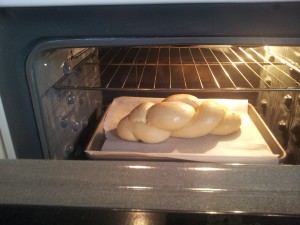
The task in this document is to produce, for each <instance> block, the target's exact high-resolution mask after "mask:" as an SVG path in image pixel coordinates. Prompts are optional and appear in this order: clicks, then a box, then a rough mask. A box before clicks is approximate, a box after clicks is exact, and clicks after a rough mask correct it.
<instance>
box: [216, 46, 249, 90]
mask: <svg viewBox="0 0 300 225" xmlns="http://www.w3.org/2000/svg"><path fill="white" fill-rule="evenodd" d="M220 51H221V52H222V53H223V54H224V56H225V57H226V58H227V59H228V60H229V61H230V63H231V65H232V66H233V67H234V68H235V69H236V70H237V71H238V73H239V74H240V75H241V76H242V78H243V79H244V80H245V81H246V82H247V83H248V85H249V86H250V87H251V88H252V89H253V88H254V87H253V85H252V84H251V82H250V81H249V80H248V79H247V78H246V77H245V75H244V74H243V73H242V72H241V71H240V69H239V68H238V67H237V66H236V64H235V63H234V62H233V61H232V60H231V59H230V58H229V57H228V56H227V55H226V53H225V52H224V51H223V49H221V48H220Z"/></svg>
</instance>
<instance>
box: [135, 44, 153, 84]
mask: <svg viewBox="0 0 300 225" xmlns="http://www.w3.org/2000/svg"><path fill="white" fill-rule="evenodd" d="M149 54H150V48H148V52H147V55H146V58H145V62H144V66H143V70H142V73H141V78H140V81H139V83H138V86H137V89H140V86H141V82H142V80H143V76H144V72H145V68H146V62H147V61H148V58H149Z"/></svg>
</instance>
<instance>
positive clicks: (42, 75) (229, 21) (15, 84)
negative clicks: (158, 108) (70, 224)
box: [0, 1, 300, 224]
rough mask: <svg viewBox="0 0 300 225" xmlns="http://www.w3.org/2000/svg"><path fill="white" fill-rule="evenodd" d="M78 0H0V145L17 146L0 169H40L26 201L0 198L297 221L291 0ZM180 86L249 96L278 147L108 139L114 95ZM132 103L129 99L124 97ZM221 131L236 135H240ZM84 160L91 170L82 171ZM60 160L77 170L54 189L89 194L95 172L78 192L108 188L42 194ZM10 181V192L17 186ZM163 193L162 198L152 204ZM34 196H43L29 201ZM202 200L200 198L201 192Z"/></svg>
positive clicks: (198, 92) (298, 32)
mask: <svg viewBox="0 0 300 225" xmlns="http://www.w3.org/2000/svg"><path fill="white" fill-rule="evenodd" d="M72 4H73V5H72ZM72 4H69V3H54V4H53V5H51V3H49V4H48V5H46V6H47V7H44V6H43V4H42V3H41V5H34V4H32V3H28V5H26V6H25V7H24V5H23V6H22V5H18V4H17V5H13V4H10V3H3V4H2V6H1V8H0V28H1V33H2V35H1V36H0V43H1V45H0V68H1V69H0V87H1V96H0V97H1V99H0V100H1V102H0V103H2V104H1V107H0V109H1V111H0V113H1V115H0V116H1V135H2V136H1V137H2V139H1V142H0V143H2V144H1V152H0V153H1V154H2V158H9V159H17V160H3V163H2V166H3V168H9V169H10V172H8V173H4V172H2V175H3V177H5V178H6V180H9V177H11V176H9V175H14V176H16V177H17V178H16V179H19V181H21V184H24V183H26V181H25V178H24V179H22V178H21V177H22V173H25V174H27V175H28V176H26V179H32V180H34V179H35V177H36V175H37V174H36V173H35V172H34V171H41V173H43V174H46V175H45V178H39V176H37V178H36V179H37V185H33V186H34V187H33V189H36V190H38V191H37V195H36V196H35V197H33V198H29V196H27V198H26V197H25V198H24V202H22V200H20V199H22V198H20V196H18V195H17V194H16V195H15V197H12V196H10V198H9V197H5V198H3V204H4V207H2V206H1V207H2V208H3V209H4V210H6V212H7V213H8V214H7V215H13V214H14V213H17V212H19V211H18V209H20V208H21V209H22V210H28V214H30V212H32V211H31V210H30V209H27V208H26V209H25V208H22V207H23V206H24V204H25V203H26V201H29V202H30V203H29V205H30V207H33V209H34V210H35V211H40V213H43V214H47V212H52V213H54V214H55V213H57V212H58V211H57V210H58V209H57V208H55V207H60V206H62V205H63V206H67V208H64V209H61V208H60V209H59V210H62V211H61V212H69V211H68V210H74V208H72V207H75V208H76V207H82V208H81V209H83V210H79V211H80V213H82V215H89V216H91V215H96V214H97V215H98V216H99V218H101V219H103V218H105V216H104V215H107V214H110V213H112V214H113V213H114V212H115V213H116V215H118V218H121V217H122V218H123V219H124V217H126V218H127V219H128V218H129V217H130V216H132V215H133V214H134V213H136V214H134V215H136V217H134V215H133V216H132V217H134V218H136V219H138V215H141V218H142V217H143V216H142V215H144V216H145V215H146V216H149V218H150V219H151V218H152V220H151V221H152V222H153V221H156V220H155V218H160V219H157V221H160V222H161V223H162V224H169V223H171V222H172V223H173V224H174V223H175V221H177V224H180V222H178V221H182V220H183V219H184V220H185V221H186V220H188V219H190V221H192V222H191V224H196V223H199V222H203V221H204V222H208V223H209V224H220V223H222V224H223V223H224V224H226V223H227V222H230V221H232V222H234V223H239V222H240V223H242V222H243V224H254V223H255V222H259V223H261V224H269V222H270V221H276V220H275V217H276V218H277V219H278V221H280V222H282V221H284V222H290V224H297V222H299V217H298V216H299V212H300V205H299V202H300V201H299V190H300V185H299V183H298V181H297V177H298V176H299V174H300V169H299V166H298V164H300V151H299V143H300V136H299V134H300V130H299V126H300V118H299V110H300V107H299V102H300V99H299V97H300V95H299V85H300V78H299V76H300V27H299V26H298V23H297V22H298V21H299V19H300V18H299V9H300V3H299V2H298V1H288V2H281V1H278V2H276V1H270V2H269V1H261V2H252V1H246V2H243V1H237V2H226V1H224V2H222V1H212V2H209V1H205V2H200V1H199V2H189V3H183V2H178V3H168V2H157V3H151V2H148V3H146V2H145V3H143V4H141V3H133V2H128V3H121V2H119V3H118V2H116V3H114V2H112V3H110V4H107V3H106V4H104V3H102V4H99V3H94V2H93V1H92V2H91V3H86V4H87V5H84V4H83V5H82V4H80V3H78V5H76V4H77V3H72ZM20 6H22V7H20ZM179 93H180V94H189V95H193V96H195V97H197V98H199V99H227V100H228V99H230V101H233V102H237V104H240V103H239V101H246V102H247V103H246V104H247V110H248V111H247V112H248V113H249V115H250V119H251V120H253V122H254V126H255V127H256V128H257V130H258V133H259V134H260V135H261V136H262V140H263V141H265V143H266V145H267V146H268V148H270V149H271V152H272V154H275V156H276V157H275V158H274V155H272V160H269V158H268V159H266V160H264V159H265V158H264V156H260V155H258V156H256V157H252V156H250V158H251V159H250V160H249V158H247V160H239V159H238V157H236V158H234V157H233V158H230V157H229V158H230V160H227V158H226V157H227V156H226V157H223V156H221V157H219V158H218V160H216V161H214V158H213V159H211V158H210V159H209V160H205V159H204V158H201V157H200V158H199V159H195V158H193V157H194V156H193V157H190V156H186V155H185V156H184V157H178V156H176V157H174V156H172V157H170V156H169V155H167V154H161V155H160V156H161V157H160V156H159V157H157V152H156V150H155V148H157V149H159V148H160V147H159V145H154V146H155V147H154V148H153V147H151V149H152V150H151V151H150V152H146V153H147V154H146V153H145V152H144V151H143V150H144V148H146V147H143V146H146V145H147V146H149V144H144V145H143V143H138V144H139V146H138V147H137V150H135V151H133V152H130V151H131V149H130V148H129V147H127V146H131V145H132V143H130V144H129V143H127V142H122V143H121V144H120V143H118V145H117V147H115V149H113V151H114V152H112V151H111V149H110V151H106V150H107V149H105V147H104V146H105V144H106V142H107V140H108V134H107V133H106V132H105V129H104V126H105V121H106V119H107V118H108V116H109V113H110V112H111V110H112V105H114V104H115V102H116V101H118V100H120V99H121V100H122V99H124V98H125V99H126V100H128V99H129V101H130V99H139V100H140V99H142V101H145V99H148V98H151V99H152V98H155V99H159V101H161V99H164V98H166V97H168V96H170V95H173V94H179ZM128 104H130V102H125V103H124V102H123V105H121V111H122V109H123V108H124V109H125V108H126V106H128ZM230 105H231V103H229V106H230ZM122 107H123V108H122ZM113 116H114V114H113ZM241 132H242V133H243V130H241ZM249 134H250V135H252V133H249ZM204 138H205V137H204ZM225 139H226V138H225ZM225 139H224V140H225ZM248 139H249V138H248ZM247 141H249V140H247ZM182 142H184V141H182ZM187 142H191V143H192V144H191V143H188V146H189V147H188V149H192V148H193V147H194V146H196V144H193V141H187ZM225 142H227V143H228V142H230V143H232V144H233V146H234V144H235V143H237V141H234V138H233V140H230V141H228V140H227V139H226V141H225ZM197 143H198V142H197ZM227 143H226V144H227ZM257 143H258V139H257V137H256V136H253V138H251V140H250V141H249V142H244V139H243V140H241V143H240V145H239V146H241V147H243V148H246V149H247V148H248V150H249V149H252V145H253V146H255V148H256V146H258V145H257ZM210 144H211V143H210V142H208V143H206V145H207V146H208V147H209V146H210ZM242 144H243V145H244V146H242ZM150 145H151V144H150ZM175 145H178V143H175ZM198 145H202V142H201V144H197V146H198ZM226 146H227V145H226ZM230 146H231V145H230ZM123 147H124V148H123ZM121 148H122V149H123V150H122V151H119V152H118V150H120V149H121ZM197 148H198V147H197ZM253 148H254V147H253ZM258 148H260V147H258ZM124 149H125V150H124ZM153 149H154V151H153ZM139 150H141V151H139ZM221 150H222V147H221ZM227 150H228V151H230V150H232V151H233V149H230V147H227ZM252 150H253V149H252ZM254 150H257V149H254ZM254 150H253V151H254ZM116 152H117V154H116ZM128 152H129V153H128ZM140 152H142V153H143V154H141V153H140ZM193 153H194V152H193ZM176 154H177V153H176ZM166 155H167V157H166ZM225 158H226V160H225ZM254 158H255V160H253V159H254ZM45 159H46V160H45ZM251 160H253V161H251ZM270 162H272V163H271V164H275V165H269V164H270ZM74 167H76V168H77V169H75V171H73V172H72V169H71V170H70V168H74ZM90 169H92V170H93V171H95V170H94V169H97V171H99V174H92V176H94V178H91V180H89V179H84V177H85V176H87V177H89V176H91V174H90V175H87V174H89V173H90V172H88V171H89V170H90ZM174 171H176V174H175V175H174V174H173V173H174ZM74 172H77V173H78V174H79V175H78V174H77V175H74ZM31 173H32V176H29V174H31ZM5 174H6V175H5ZM61 174H64V176H65V177H73V176H75V177H73V178H74V179H81V180H82V183H80V182H79V183H77V182H75V181H74V180H72V179H71V181H70V180H69V181H68V182H70V186H68V185H66V186H65V188H66V189H65V190H64V191H62V193H66V192H68V191H69V192H73V193H76V195H75V194H74V195H71V196H73V198H75V199H76V198H77V197H82V198H84V197H83V196H84V194H83V193H81V192H80V190H79V189H81V188H83V189H84V184H87V183H88V184H90V185H92V186H93V184H95V183H96V185H99V187H100V190H101V191H100V192H99V194H96V193H97V192H96V190H93V187H92V188H91V189H92V190H91V192H86V193H85V194H86V195H87V196H92V195H89V194H91V193H93V194H94V195H95V196H96V197H95V199H100V198H101V201H102V202H101V203H99V202H98V203H95V200H94V201H93V198H89V201H85V200H84V201H83V202H84V203H82V202H81V203H79V202H78V201H76V200H74V201H73V202H72V201H70V202H68V200H67V198H66V197H62V196H56V197H57V198H56V197H54V198H56V200H55V201H54V202H55V203H53V202H52V203H49V201H50V200H49V197H46V196H44V195H39V191H41V190H40V187H41V186H43V185H44V184H45V183H43V181H44V182H45V180H43V179H47V175H48V177H50V179H54V180H53V181H54V183H56V182H57V183H56V184H59V181H62V180H60V179H61ZM145 176H146V177H145ZM147 176H148V177H147ZM136 177H140V178H139V179H138V180H136ZM40 179H41V180H40ZM95 179H96V180H95ZM201 179H203V181H202V182H201ZM64 181H65V180H64ZM64 181H63V182H64ZM23 182H24V183H23ZM65 182H66V181H65ZM8 183H9V184H10V185H12V187H15V189H14V188H12V189H13V190H14V191H15V192H13V193H16V192H17V190H18V187H20V186H18V185H17V184H16V183H15V182H14V180H9V182H8ZM237 183H239V185H240V187H237ZM39 184H40V185H41V186H39ZM24 185H25V187H27V185H28V184H24ZM77 185H78V186H77ZM50 186H51V187H52V188H53V189H51V190H50V189H49V190H48V191H49V193H54V192H55V191H61V189H60V188H59V185H58V186H56V187H53V186H52V185H51V184H50ZM75 186H77V187H75ZM2 188H4V187H3V186H2ZM28 188H29V189H30V186H28ZM85 188H86V187H85ZM3 190H4V189H3ZM5 190H6V189H5ZM133 193H134V194H133ZM136 193H138V194H136ZM212 193H213V194H214V196H212ZM105 195H107V196H105ZM37 196H39V197H37ZM42 196H43V197H42ZM74 196H75V197H74ZM76 196H77V197H76ZM151 196H152V197H151ZM163 196H165V197H167V198H168V199H169V200H165V199H164V200H162V204H160V203H159V200H158V199H163ZM185 196H189V197H185ZM59 197H61V203H59V200H58V198H59ZM44 198H45V199H44ZM141 198H142V199H144V200H143V201H141ZM29 199H31V200H29ZM38 199H39V200H40V201H41V202H42V203H41V205H43V207H45V206H46V208H39V207H37V206H38V205H39V204H38V203H37V202H38ZM41 199H43V200H41ZM197 200H201V201H203V200H205V202H206V203H205V204H204V205H202V206H199V203H197ZM50 202H51V201H50ZM228 202H229V203H228ZM214 203H215V204H214ZM246 203H247V204H246ZM19 204H20V205H21V206H20V207H18V205H19ZM135 204H136V205H135ZM7 205H8V206H9V207H5V206H7ZM12 205H13V206H15V205H17V206H16V207H12ZM25 205H26V204H25ZM53 205H54V206H55V207H54V208H53ZM268 205H272V206H271V207H268ZM70 206H71V208H68V207H70ZM47 207H50V208H47ZM95 208H96V209H98V210H99V208H100V209H101V210H100V211H101V213H102V214H101V213H100V211H97V213H96V212H95V211H93V210H95ZM31 209H32V208H31ZM118 209H119V210H118ZM64 210H65V211H64ZM114 210H115V211H114ZM128 210H129V211H130V213H132V214H130V213H129V212H128ZM128 213H129V214H130V215H129V214H128ZM20 215H21V216H23V217H24V218H26V216H25V214H20ZM30 215H31V214H30ZM102 215H103V216H102ZM297 215H298V216H297ZM89 216H88V217H89ZM151 216H153V217H151ZM7 217H8V216H7ZM112 217H113V216H112ZM3 218H6V217H3ZM143 218H144V217H143ZM6 219H7V218H6ZM144 219H145V218H144ZM140 220H141V221H142V220H143V219H140ZM109 221H110V222H111V221H112V220H109ZM143 221H144V220H143ZM162 221H163V222H162ZM166 221H167V222H166ZM168 221H169V222H168ZM170 221H171V222H170ZM144 222H145V221H144ZM141 224H148V223H141Z"/></svg>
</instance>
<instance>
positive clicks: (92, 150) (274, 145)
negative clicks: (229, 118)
mask: <svg viewBox="0 0 300 225" xmlns="http://www.w3.org/2000/svg"><path fill="white" fill-rule="evenodd" d="M110 107H111V105H109V107H108V108H107V110H106V112H105V114H104V115H103V118H102V119H101V121H100V122H99V125H98V127H97V129H96V130H95V132H94V134H93V136H92V138H91V140H90V141H89V143H88V145H87V147H86V150H85V153H86V156H87V157H88V158H89V159H96V160H97V159H127V160H128V159H132V160H134V159H146V160H167V161H185V160H177V159H172V160H170V159H169V158H162V157H159V156H155V154H153V155H151V154H150V155H149V154H148V155H145V154H143V153H140V154H139V153H136V154H134V153H130V154H128V153H124V154H122V153H118V154H114V153H109V152H107V153H106V154H101V156H100V155H99V151H101V148H102V146H103V144H104V142H105V131H104V121H105V118H106V116H107V113H108V112H109V109H110ZM248 115H249V117H250V118H251V120H252V121H253V123H254V125H255V126H256V127H257V128H258V130H259V132H260V134H261V135H262V137H263V138H264V140H265V141H266V143H267V145H268V146H269V148H270V150H271V151H272V152H273V153H274V154H278V155H279V156H278V160H279V163H280V162H282V161H283V159H284V158H285V157H286V153H285V150H284V149H283V148H282V146H281V145H280V143H279V142H278V141H277V140H276V138H275V136H274V135H273V133H272V132H271V130H270V129H269V128H268V126H267V125H266V124H265V122H264V121H263V119H262V118H261V117H260V115H259V114H258V112H257V111H256V110H255V108H254V106H253V105H251V104H248ZM97 153H98V154H97Z"/></svg>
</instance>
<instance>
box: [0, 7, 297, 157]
mask: <svg viewBox="0 0 300 225" xmlns="http://www.w3.org/2000/svg"><path fill="white" fill-rule="evenodd" d="M299 10H300V3H261V4H184V5H181V4H178V5H176V4H174V5H131V6H93V7H50V8H0V30H1V34H2V35H0V71H1V76H0V90H1V97H2V98H3V105H4V108H5V112H6V115H7V120H8V124H9V127H10V131H11V136H12V140H13V143H14V147H15V151H16V154H17V157H18V158H44V157H45V156H44V154H43V151H42V147H41V144H40V141H39V134H38V131H37V126H36V120H35V117H34V110H33V103H32V100H31V96H30V91H29V88H28V85H27V80H26V73H25V68H26V59H27V57H28V55H29V54H30V52H31V51H32V50H33V49H34V48H35V46H36V45H38V44H39V43H43V42H45V41H52V40H68V39H69V38H73V39H82V42H81V44H82V45H85V42H84V40H85V39H86V38H112V40H114V39H113V38H123V37H126V38H133V41H132V44H134V40H138V39H136V38H138V37H149V38H154V37H155V38H157V37H159V38H162V37H165V38H166V39H168V38H174V37H177V38H178V39H177V40H179V42H180V43H181V44H189V43H191V42H197V43H199V44H237V45H239V44H243V45H247V44H257V45H265V44H275V45H276V44H278V45H279V44H282V45H284V44H285V45H297V44H298V45H300V39H299V38H300V27H299V26H298V23H297V22H298V21H300V14H299ZM254 15H255V16H254ZM170 40H171V39H170ZM191 40H192V41H191ZM170 42H171V41H170ZM115 44H117V40H116V43H115ZM170 44H172V43H170ZM86 45H89V44H88V43H86Z"/></svg>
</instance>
